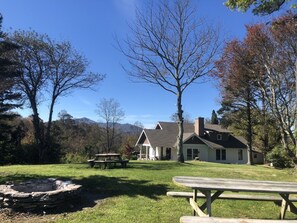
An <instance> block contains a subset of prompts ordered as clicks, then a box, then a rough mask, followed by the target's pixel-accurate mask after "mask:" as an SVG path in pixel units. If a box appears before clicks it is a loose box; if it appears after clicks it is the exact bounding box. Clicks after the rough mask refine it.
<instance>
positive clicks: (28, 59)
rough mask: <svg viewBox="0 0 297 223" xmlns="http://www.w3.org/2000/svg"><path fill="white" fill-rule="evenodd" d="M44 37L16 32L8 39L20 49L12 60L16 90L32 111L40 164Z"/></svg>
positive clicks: (42, 137)
mask: <svg viewBox="0 0 297 223" xmlns="http://www.w3.org/2000/svg"><path fill="white" fill-rule="evenodd" d="M46 38H47V37H46V35H40V34H38V33H36V32H33V31H30V32H25V31H18V32H15V33H13V34H12V36H10V37H9V39H10V41H12V42H14V43H16V44H17V45H19V46H20V47H19V48H18V50H16V51H15V52H14V54H13V55H12V58H13V60H14V61H15V62H17V64H18V69H19V71H20V73H21V76H20V78H19V80H18V84H17V85H18V88H19V89H20V90H21V92H23V93H24V96H25V99H26V100H27V101H28V102H29V103H28V104H29V106H30V107H31V109H32V113H33V114H32V118H33V126H34V138H35V144H36V146H37V149H38V152H39V159H40V161H41V162H42V161H43V158H44V155H45V153H44V152H45V151H44V136H43V125H42V122H41V120H40V117H39V112H38V104H39V103H40V99H41V98H42V91H41V89H43V87H44V85H45V83H46V80H47V77H48V58H47V57H46V54H45V52H44V48H45V45H46V43H45V41H44V39H46Z"/></svg>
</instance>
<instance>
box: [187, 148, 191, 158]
mask: <svg viewBox="0 0 297 223" xmlns="http://www.w3.org/2000/svg"><path fill="white" fill-rule="evenodd" d="M187 160H192V149H187Z"/></svg>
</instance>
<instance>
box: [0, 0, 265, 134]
mask: <svg viewBox="0 0 297 223" xmlns="http://www.w3.org/2000/svg"><path fill="white" fill-rule="evenodd" d="M143 2H144V1H142V0H26V1H24V0H9V1H8V0H0V5H1V11H0V12H1V13H2V15H3V18H4V20H3V24H2V25H3V31H5V32H12V31H14V30H17V29H22V30H29V29H32V30H35V31H37V32H39V33H47V34H48V35H49V36H50V37H51V38H52V39H55V40H57V41H61V40H68V41H70V42H71V43H72V44H73V46H74V48H76V49H77V50H78V51H80V52H81V53H83V54H84V55H85V56H86V57H87V59H88V60H89V61H90V63H91V64H90V70H91V71H93V72H99V73H102V74H106V75H107V76H106V79H105V80H104V81H103V82H102V83H100V84H99V85H98V86H95V89H96V91H86V90H76V91H75V92H73V93H72V94H71V95H70V96H67V97H63V98H60V100H59V101H58V103H57V104H56V107H55V111H54V119H56V118H57V114H58V112H59V111H61V110H63V109H64V110H66V111H67V112H68V113H69V114H71V115H72V116H73V117H75V118H81V117H87V118H90V119H93V120H95V121H99V116H98V115H97V114H96V112H95V110H96V104H98V103H99V102H100V100H101V99H102V98H114V99H115V100H117V101H118V102H119V103H120V105H121V108H122V109H123V110H124V112H125V118H124V120H123V121H122V122H123V123H132V124H133V123H134V122H136V121H139V122H141V123H142V124H144V126H145V127H146V128H150V127H152V126H154V125H155V123H156V122H157V121H169V120H170V116H171V114H173V113H175V112H176V98H175V96H174V95H173V94H171V93H169V92H166V91H164V90H163V89H161V88H159V87H157V86H154V85H151V84H146V83H141V84H140V83H132V82H131V81H130V80H129V78H128V76H127V74H126V73H125V72H124V70H123V69H122V67H121V64H125V63H126V58H125V57H124V56H123V55H122V54H121V53H120V52H119V51H118V50H117V49H116V48H115V47H114V45H115V41H114V36H115V35H116V36H118V38H120V39H121V38H125V36H126V35H127V34H128V33H129V28H128V23H129V22H132V21H133V19H134V15H135V8H136V7H141V4H143ZM192 2H193V4H194V5H195V6H196V7H197V15H198V16H199V17H204V18H206V19H207V21H209V22H211V23H213V24H215V25H218V26H220V27H221V28H222V31H223V32H222V34H221V36H222V38H229V39H230V38H238V39H242V38H243V37H244V35H245V27H244V25H245V24H251V23H255V22H258V21H266V20H267V19H269V18H270V17H266V18H259V17H256V16H253V15H252V14H251V13H249V12H248V13H240V12H236V11H234V12H232V11H230V10H229V9H227V8H226V7H225V6H224V5H223V3H224V1H223V0H207V1H205V0H193V1H192ZM219 101H220V95H219V91H218V90H217V88H216V83H215V82H214V81H209V82H207V83H203V84H193V85H192V86H190V87H189V88H188V89H187V90H186V91H185V93H184V96H183V109H184V111H185V113H187V114H189V115H190V117H191V118H193V119H194V118H196V117H198V116H200V117H205V118H209V117H210V116H211V112H212V110H213V109H215V110H217V109H219V107H220V104H219ZM20 113H21V114H22V115H23V116H28V115H30V114H31V111H30V109H28V108H24V109H23V110H21V111H20ZM39 113H40V116H41V118H42V119H44V120H47V116H48V101H46V100H45V101H43V103H42V104H41V105H40V112H39Z"/></svg>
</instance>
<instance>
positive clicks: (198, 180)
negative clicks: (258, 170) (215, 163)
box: [173, 176, 297, 219]
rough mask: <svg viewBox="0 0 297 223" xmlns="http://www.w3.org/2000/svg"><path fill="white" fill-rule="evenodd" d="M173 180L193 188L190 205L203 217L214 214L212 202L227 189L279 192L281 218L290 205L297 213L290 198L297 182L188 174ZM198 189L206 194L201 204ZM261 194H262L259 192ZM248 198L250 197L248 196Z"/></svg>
mask: <svg viewBox="0 0 297 223" xmlns="http://www.w3.org/2000/svg"><path fill="white" fill-rule="evenodd" d="M173 182H174V183H175V184H177V185H180V186H184V187H189V188H191V189H192V190H193V197H192V198H190V205H191V206H192V208H193V209H194V215H196V214H198V215H199V216H201V217H203V216H211V215H212V214H211V204H212V202H213V201H214V200H216V199H217V198H219V196H220V195H221V194H222V193H224V192H225V191H232V192H254V193H274V194H279V195H280V197H281V199H282V205H281V211H280V219H284V218H285V214H286V211H287V210H288V207H289V210H290V211H291V212H293V213H295V214H297V208H296V206H295V205H294V204H293V202H292V201H291V200H290V195H291V194H297V182H278V181H258V180H242V179H225V178H207V177H188V176H176V177H173ZM198 191H200V192H201V193H202V194H204V195H205V199H206V201H205V202H204V203H203V204H202V205H201V206H199V205H198V204H197V192H198ZM212 191H213V193H212ZM253 196H254V195H253ZM259 196H262V195H260V194H259ZM235 199H236V198H234V200H235ZM246 200H249V199H248V198H247V199H246ZM204 210H206V214H205V213H204V212H203V211H204ZM255 211H257V210H255Z"/></svg>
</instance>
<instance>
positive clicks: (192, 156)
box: [187, 149, 199, 160]
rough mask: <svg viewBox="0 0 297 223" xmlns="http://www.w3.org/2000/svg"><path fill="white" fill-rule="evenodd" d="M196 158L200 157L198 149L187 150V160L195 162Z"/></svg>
mask: <svg viewBox="0 0 297 223" xmlns="http://www.w3.org/2000/svg"><path fill="white" fill-rule="evenodd" d="M196 157H199V150H198V149H187V160H194V159H195V158H196Z"/></svg>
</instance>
